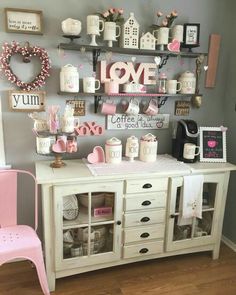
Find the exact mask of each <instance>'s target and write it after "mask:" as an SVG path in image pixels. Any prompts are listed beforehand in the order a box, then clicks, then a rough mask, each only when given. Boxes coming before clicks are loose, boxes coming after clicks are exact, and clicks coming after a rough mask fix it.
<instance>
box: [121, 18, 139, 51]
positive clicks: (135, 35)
mask: <svg viewBox="0 0 236 295" xmlns="http://www.w3.org/2000/svg"><path fill="white" fill-rule="evenodd" d="M120 40H121V44H120V46H121V47H123V48H139V24H138V22H137V20H136V18H135V17H134V13H133V12H131V13H130V17H129V18H128V20H127V21H126V22H125V23H124V24H123V25H122V37H121V39H120Z"/></svg>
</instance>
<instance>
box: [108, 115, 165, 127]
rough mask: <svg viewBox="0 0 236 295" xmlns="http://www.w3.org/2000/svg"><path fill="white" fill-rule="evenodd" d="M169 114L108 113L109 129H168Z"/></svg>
mask: <svg viewBox="0 0 236 295" xmlns="http://www.w3.org/2000/svg"><path fill="white" fill-rule="evenodd" d="M169 119H170V115H169V114H158V115H154V116H147V115H143V114H138V115H136V116H128V115H126V114H115V115H107V129H110V130H124V129H167V128H169Z"/></svg>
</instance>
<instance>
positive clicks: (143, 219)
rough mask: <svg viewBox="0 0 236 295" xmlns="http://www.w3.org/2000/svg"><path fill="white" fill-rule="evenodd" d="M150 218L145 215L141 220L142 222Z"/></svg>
mask: <svg viewBox="0 0 236 295" xmlns="http://www.w3.org/2000/svg"><path fill="white" fill-rule="evenodd" d="M149 220H150V218H149V217H143V218H142V219H141V220H140V221H141V222H148V221H149Z"/></svg>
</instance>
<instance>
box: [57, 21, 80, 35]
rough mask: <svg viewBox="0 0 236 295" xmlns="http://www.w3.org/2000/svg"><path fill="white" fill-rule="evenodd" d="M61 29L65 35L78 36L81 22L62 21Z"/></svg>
mask: <svg viewBox="0 0 236 295" xmlns="http://www.w3.org/2000/svg"><path fill="white" fill-rule="evenodd" d="M61 28H62V31H63V33H64V34H65V35H71V36H78V35H79V34H80V32H81V29H82V26H81V21H79V20H77V19H73V18H67V19H65V20H63V21H62V23H61Z"/></svg>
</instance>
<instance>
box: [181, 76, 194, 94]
mask: <svg viewBox="0 0 236 295" xmlns="http://www.w3.org/2000/svg"><path fill="white" fill-rule="evenodd" d="M179 82H181V84H182V88H181V90H180V93H181V94H194V93H195V89H196V77H195V75H194V73H191V72H189V71H186V72H184V73H183V74H182V75H181V76H180V78H179Z"/></svg>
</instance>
